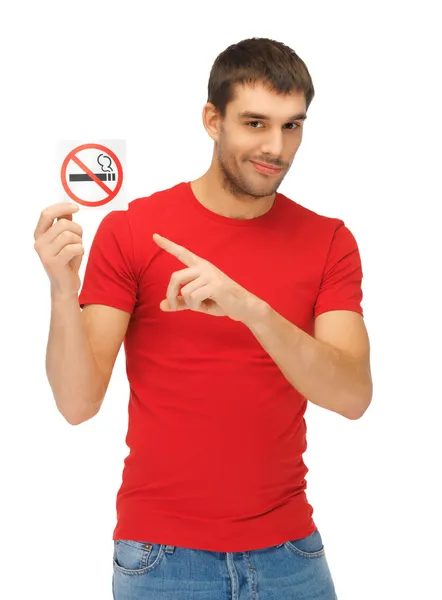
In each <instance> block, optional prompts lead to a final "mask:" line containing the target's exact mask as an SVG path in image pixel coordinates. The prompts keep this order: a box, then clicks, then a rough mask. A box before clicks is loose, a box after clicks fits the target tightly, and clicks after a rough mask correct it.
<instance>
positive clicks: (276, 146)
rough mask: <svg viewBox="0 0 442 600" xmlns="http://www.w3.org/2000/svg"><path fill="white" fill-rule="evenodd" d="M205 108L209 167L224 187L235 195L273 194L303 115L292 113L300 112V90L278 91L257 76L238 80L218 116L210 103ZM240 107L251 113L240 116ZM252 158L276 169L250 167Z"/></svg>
mask: <svg viewBox="0 0 442 600" xmlns="http://www.w3.org/2000/svg"><path fill="white" fill-rule="evenodd" d="M205 110H206V111H207V112H206V129H207V130H208V132H209V135H210V136H211V137H212V139H213V140H214V141H215V149H214V161H215V163H216V164H215V167H216V168H217V170H218V171H219V173H220V175H221V178H222V180H223V184H224V187H226V188H227V189H228V190H229V191H230V192H231V193H232V194H234V195H237V196H243V195H247V196H253V197H256V198H261V197H266V196H271V195H272V194H274V193H275V192H276V191H277V189H278V188H279V186H280V185H281V182H282V180H283V179H284V177H285V176H286V174H287V173H288V171H289V169H290V166H291V164H292V162H293V159H294V157H295V154H296V151H297V150H298V148H299V145H300V143H301V140H302V132H303V126H304V125H303V124H304V121H303V120H302V119H300V118H293V117H295V116H296V115H299V114H300V113H304V114H305V110H306V104H305V96H304V94H303V93H302V92H292V93H291V94H287V95H285V96H283V95H280V94H277V93H276V92H274V91H271V90H269V88H268V87H265V86H264V84H262V83H258V82H257V83H255V84H254V85H244V86H242V85H238V86H237V88H236V95H235V98H234V99H233V100H232V101H231V102H230V103H229V104H228V105H227V108H226V115H225V118H224V119H221V117H220V116H219V114H218V112H217V111H216V110H215V108H214V107H213V105H212V104H210V103H209V104H206V106H205ZM243 112H249V113H251V114H252V115H255V116H241V113H243ZM258 115H263V116H266V117H268V119H264V118H262V117H260V118H258ZM254 161H257V162H260V163H265V164H267V165H270V166H274V167H278V168H280V169H281V170H280V171H274V172H271V173H265V172H262V171H259V170H258V168H257V167H255V165H254Z"/></svg>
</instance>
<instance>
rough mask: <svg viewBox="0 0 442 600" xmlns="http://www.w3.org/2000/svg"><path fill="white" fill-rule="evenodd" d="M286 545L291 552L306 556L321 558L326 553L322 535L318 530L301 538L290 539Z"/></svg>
mask: <svg viewBox="0 0 442 600" xmlns="http://www.w3.org/2000/svg"><path fill="white" fill-rule="evenodd" d="M285 546H286V548H287V549H288V550H290V551H291V552H294V553H295V554H297V555H298V556H303V557H304V558H319V557H321V556H323V555H324V554H325V550H324V545H323V543H322V537H321V534H320V533H319V531H318V530H316V531H314V532H313V533H311V534H310V535H308V536H307V537H304V538H300V539H299V540H289V541H288V542H286V543H285Z"/></svg>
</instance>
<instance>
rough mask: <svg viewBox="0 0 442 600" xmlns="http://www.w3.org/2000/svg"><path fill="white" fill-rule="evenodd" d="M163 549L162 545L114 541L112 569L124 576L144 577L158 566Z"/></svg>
mask: <svg viewBox="0 0 442 600" xmlns="http://www.w3.org/2000/svg"><path fill="white" fill-rule="evenodd" d="M164 548H165V547H164V544H152V543H149V542H136V541H133V540H114V555H113V564H114V568H115V569H116V570H117V571H119V572H120V573H125V574H126V575H144V574H145V573H148V572H149V571H151V570H152V569H154V568H155V567H157V566H158V565H159V564H160V562H161V560H162V558H163V556H164Z"/></svg>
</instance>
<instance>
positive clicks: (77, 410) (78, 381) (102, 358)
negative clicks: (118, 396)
mask: <svg viewBox="0 0 442 600" xmlns="http://www.w3.org/2000/svg"><path fill="white" fill-rule="evenodd" d="M51 300H52V303H51V322H50V330H49V338H48V344H47V351H46V374H47V377H48V380H49V383H50V386H51V389H52V392H53V395H54V398H55V402H56V405H57V408H58V410H59V411H60V413H61V414H62V415H63V416H64V418H65V419H66V420H67V421H68V423H70V424H71V425H79V424H80V423H83V422H84V421H87V420H88V419H91V418H92V417H93V416H95V415H96V414H97V413H98V411H99V410H100V407H101V404H102V402H103V400H104V397H105V394H106V390H107V387H108V385H109V381H110V378H111V374H112V369H113V366H114V364H115V360H116V358H117V355H118V352H119V350H120V347H121V344H122V342H123V339H124V336H125V335H126V330H127V327H128V324H129V320H130V316H131V315H130V313H128V312H126V311H123V310H120V309H117V308H113V307H111V306H105V305H101V304H87V305H85V306H84V308H83V310H81V308H80V305H79V302H78V297H77V296H76V295H68V296H66V295H65V296H62V295H56V294H53V295H52V296H51Z"/></svg>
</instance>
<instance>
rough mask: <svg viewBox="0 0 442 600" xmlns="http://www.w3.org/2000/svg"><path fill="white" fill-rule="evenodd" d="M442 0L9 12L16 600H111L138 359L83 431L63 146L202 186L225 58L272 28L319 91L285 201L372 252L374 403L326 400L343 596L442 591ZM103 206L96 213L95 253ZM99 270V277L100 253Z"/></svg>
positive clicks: (143, 184) (319, 426)
mask: <svg viewBox="0 0 442 600" xmlns="http://www.w3.org/2000/svg"><path fill="white" fill-rule="evenodd" d="M436 5H437V3H436V2H423V1H420V2H367V3H362V2H349V1H348V2H342V1H341V2H339V1H336V2H332V3H329V2H325V1H324V2H314V3H306V2H293V1H290V2H289V1H284V2H278V3H270V4H269V3H263V4H262V5H261V3H260V2H254V3H248V2H244V3H239V2H223V3H201V4H199V3H189V2H183V3H181V2H173V3H171V2H168V3H165V4H160V3H158V2H156V3H152V4H151V3H148V2H138V3H135V2H127V1H126V2H125V3H121V2H114V1H109V0H108V1H107V2H103V1H100V2H93V1H91V0H88V2H79V1H77V2H75V3H66V2H58V3H55V2H54V3H52V2H43V1H40V2H35V3H34V2H30V1H29V2H14V3H13V4H12V3H11V4H10V6H9V7H8V8H3V9H2V14H1V17H0V44H1V48H0V50H1V57H2V59H1V70H2V77H1V80H2V85H3V92H2V94H1V96H0V102H1V110H0V119H1V123H0V125H1V127H0V131H1V137H0V165H1V180H0V181H1V190H2V191H1V203H2V204H1V206H2V216H3V220H2V228H1V232H2V234H1V237H0V239H1V242H0V243H1V256H2V278H1V292H2V293H1V316H2V327H1V333H2V341H3V355H2V368H1V379H0V386H1V388H0V398H1V405H0V406H1V409H2V415H1V419H0V425H1V431H0V439H1V461H2V462H1V480H0V482H1V485H2V489H3V491H2V494H1V511H0V515H1V517H0V518H1V524H0V530H1V544H0V552H1V556H0V565H1V566H0V572H1V575H2V577H1V584H0V585H1V589H0V596H1V597H2V598H5V600H6V598H7V599H8V600H13V599H14V600H15V599H24V598H45V599H52V598H54V599H55V598H57V599H61V598H63V600H71V599H72V600H74V599H75V600H77V599H78V598H85V599H87V600H89V599H90V600H92V599H94V600H97V599H98V600H101V599H103V600H107V599H111V598H112V593H111V577H112V540H111V537H112V531H113V528H114V526H115V518H116V514H115V496H116V493H117V491H118V487H119V485H120V483H121V471H122V467H123V460H124V457H125V456H126V454H127V447H126V445H125V434H126V427H127V401H128V392H129V388H128V384H127V380H126V375H125V370H124V354H123V350H122V351H121V352H120V355H119V357H118V360H117V363H116V366H115V370H114V374H113V376H112V379H111V383H110V387H109V390H108V393H107V397H106V400H105V402H104V404H103V407H102V410H101V412H100V413H99V415H98V416H97V417H96V418H94V419H92V420H91V421H89V422H86V423H84V424H82V425H81V426H79V427H72V426H70V425H68V423H67V422H66V421H65V420H64V418H63V417H62V416H61V415H60V414H59V413H58V411H57V409H56V407H55V401H54V399H53V397H52V394H51V390H50V387H49V384H48V382H47V379H46V375H45V352H46V342H47V336H48V331H49V318H50V296H49V280H48V279H47V276H46V273H45V271H44V269H43V266H42V265H41V263H40V261H39V258H38V255H37V254H36V252H35V251H34V248H33V245H34V239H33V232H34V229H35V226H36V223H37V220H38V218H39V215H40V212H41V210H42V209H43V208H45V207H46V206H48V205H49V204H52V203H53V202H54V193H55V192H54V190H55V187H56V181H55V178H54V159H55V158H54V157H55V148H56V144H57V141H58V140H60V139H83V138H96V139H106V138H113V139H125V140H126V142H127V171H126V173H127V179H126V181H127V194H128V197H129V198H132V199H133V198H136V197H140V196H145V195H149V194H151V193H153V192H154V191H157V190H161V189H165V188H166V187H171V186H172V185H175V183H178V182H180V181H190V180H192V179H196V178H197V177H199V176H200V175H202V173H204V172H205V171H206V169H207V168H208V166H209V164H210V159H211V155H212V148H213V142H212V140H211V139H210V138H209V136H208V135H207V133H206V131H205V130H204V127H203V125H202V118H201V113H202V108H203V106H204V104H205V102H206V100H207V95H206V94H207V82H208V77H209V72H210V68H211V66H212V64H213V61H214V60H215V58H216V56H217V55H218V54H219V53H220V52H221V51H222V50H224V49H225V48H226V47H227V46H228V45H230V44H232V43H235V42H238V41H240V40H241V39H244V38H247V37H253V36H258V37H261V36H262V37H271V38H274V39H277V40H279V41H282V42H284V43H286V44H288V45H289V46H291V47H292V48H293V49H294V50H295V51H296V52H297V53H298V54H299V55H300V57H301V58H302V59H303V60H304V61H305V62H306V64H307V67H308V68H309V71H310V73H311V76H312V78H313V82H314V85H315V89H316V97H315V98H314V100H313V103H312V104H311V107H310V109H309V111H308V115H309V118H308V120H307V122H306V124H305V131H304V136H303V142H302V144H301V147H300V149H299V151H298V153H297V155H296V158H295V160H294V163H293V165H292V168H291V171H290V173H289V175H288V176H287V177H286V178H285V180H284V182H283V184H282V186H281V188H280V191H281V192H282V193H285V194H286V195H288V196H289V197H290V198H292V199H293V200H296V201H297V202H298V203H301V204H303V205H304V206H306V207H308V208H310V209H312V210H315V211H317V212H319V213H322V214H324V215H329V216H333V217H339V218H342V219H343V220H344V221H345V223H346V225H347V226H348V227H349V228H350V229H351V231H352V232H353V234H354V235H355V237H356V239H357V241H358V244H359V248H360V252H361V257H362V261H363V270H364V280H363V291H364V300H363V308H364V312H365V322H366V325H367V329H368V332H369V336H370V341H371V352H372V373H373V380H374V397H373V401H372V404H371V406H370V408H369V409H368V411H367V413H366V414H365V415H364V417H363V418H362V419H360V420H358V421H349V420H347V419H345V418H343V417H341V416H339V415H337V414H335V413H332V412H330V411H326V410H324V409H321V408H319V407H317V406H315V405H313V404H311V403H310V404H309V407H308V410H307V413H306V420H307V426H308V442H309V448H308V450H307V452H306V454H305V455H304V460H305V462H306V464H307V466H308V467H309V469H310V471H309V473H308V475H307V481H308V488H307V493H308V498H309V501H310V503H311V504H312V505H313V507H314V509H315V513H314V518H315V520H316V523H317V525H318V527H319V529H320V531H321V534H322V536H323V541H324V544H325V547H326V552H327V558H328V562H329V566H330V569H331V572H332V575H333V578H334V581H335V585H336V590H337V593H338V597H339V600H372V599H373V598H376V599H377V600H396V599H398V600H399V599H400V600H406V599H407V600H408V599H410V600H411V599H416V598H419V599H424V598H425V599H426V598H431V599H433V598H440V597H442V591H441V586H442V584H441V583H440V573H439V571H440V559H441V553H440V552H441V551H440V537H441V519H440V507H441V505H442V498H441V494H440V491H438V489H439V483H440V482H439V480H440V473H441V470H440V458H441V445H440V421H439V418H438V417H439V416H440V414H441V411H440V405H441V401H442V393H441V383H440V381H441V379H440V372H441V366H440V361H441V350H440V348H441V346H440V343H441V337H442V328H441V318H440V312H441V311H440V305H439V301H440V293H438V292H440V289H441V286H440V278H441V269H440V260H441V255H442V251H441V249H442V245H441V236H440V220H439V219H438V217H437V215H440V210H439V209H440V203H441V200H442V194H441V182H440V175H441V166H440V165H441V147H440V141H441V139H442V127H441V122H442V120H441V105H442V102H441V100H442V94H441V84H440V81H441V80H440V58H441V52H442V44H441V37H440V27H439V24H440V22H439V21H438V19H437V18H436ZM104 214H105V213H104V212H103V211H97V212H95V213H94V212H91V209H84V208H80V211H79V213H78V214H77V215H76V216H75V219H76V220H78V222H80V223H81V225H82V226H83V228H84V236H83V240H84V244H85V247H86V251H88V250H89V247H90V243H91V241H92V237H93V234H94V233H95V230H96V227H97V226H98V223H99V222H100V221H101V219H102V218H103V215H104ZM86 259H87V255H86V257H85V259H84V261H83V265H82V271H83V272H84V266H85V260H86Z"/></svg>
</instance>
